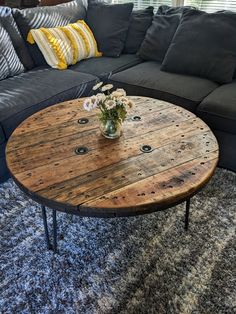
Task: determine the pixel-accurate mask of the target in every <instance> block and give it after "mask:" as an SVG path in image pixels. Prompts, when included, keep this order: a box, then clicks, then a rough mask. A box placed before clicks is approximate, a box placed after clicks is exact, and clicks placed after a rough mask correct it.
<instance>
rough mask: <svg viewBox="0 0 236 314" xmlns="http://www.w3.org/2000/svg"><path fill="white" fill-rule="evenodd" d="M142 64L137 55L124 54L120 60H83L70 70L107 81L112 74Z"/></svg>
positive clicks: (110, 58) (107, 58) (109, 58)
mask: <svg viewBox="0 0 236 314" xmlns="http://www.w3.org/2000/svg"><path fill="white" fill-rule="evenodd" d="M140 62H142V60H141V59H140V58H139V57H138V56H136V55H133V54H122V55H120V57H119V58H112V57H101V58H91V59H87V60H83V61H81V62H79V63H77V64H75V65H73V66H71V67H70V68H69V69H70V70H73V71H78V72H83V73H89V74H92V75H95V76H98V77H99V78H100V79H101V80H103V81H106V80H107V79H108V78H109V77H110V76H111V75H112V74H114V73H117V72H120V71H123V70H125V69H127V68H130V67H132V66H134V65H136V64H139V63H140Z"/></svg>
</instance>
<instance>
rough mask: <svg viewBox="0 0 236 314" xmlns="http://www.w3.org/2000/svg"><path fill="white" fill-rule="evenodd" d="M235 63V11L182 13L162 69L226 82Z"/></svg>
mask: <svg viewBox="0 0 236 314" xmlns="http://www.w3.org/2000/svg"><path fill="white" fill-rule="evenodd" d="M235 66H236V14H235V13H229V12H227V13H226V12H225V13H219V12H216V13H206V12H203V11H196V10H190V11H188V12H185V13H183V16H182V19H181V22H180V25H179V27H178V29H177V31H176V34H175V36H174V38H173V40H172V43H171V45H170V47H169V49H168V51H167V53H166V56H165V59H164V60H163V63H162V67H161V69H162V70H164V71H168V72H175V73H183V74H189V75H196V76H200V77H204V78H208V79H210V80H212V81H216V82H218V83H228V82H231V81H232V78H233V74H234V70H235Z"/></svg>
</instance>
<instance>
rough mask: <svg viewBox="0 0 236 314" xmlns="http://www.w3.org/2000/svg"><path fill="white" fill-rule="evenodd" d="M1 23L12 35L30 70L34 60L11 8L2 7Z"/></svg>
mask: <svg viewBox="0 0 236 314" xmlns="http://www.w3.org/2000/svg"><path fill="white" fill-rule="evenodd" d="M0 23H1V24H2V26H3V27H4V28H5V30H6V31H7V33H8V35H9V36H10V38H11V41H12V44H13V46H14V48H15V50H16V53H17V55H18V57H19V59H20V61H21V62H22V64H23V65H24V67H25V68H26V69H28V70H30V69H32V68H33V67H34V62H33V60H32V58H31V56H30V54H29V51H28V49H27V47H26V44H25V42H24V40H23V38H22V36H21V34H20V31H19V29H18V27H17V25H16V22H15V20H14V18H13V16H12V10H11V8H8V7H0Z"/></svg>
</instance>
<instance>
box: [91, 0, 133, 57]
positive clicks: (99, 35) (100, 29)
mask: <svg viewBox="0 0 236 314" xmlns="http://www.w3.org/2000/svg"><path fill="white" fill-rule="evenodd" d="M132 9H133V3H124V4H111V5H109V4H105V3H93V2H92V3H91V4H89V6H88V11H87V20H86V21H87V24H88V25H89V27H90V28H91V30H92V32H93V34H94V36H95V38H96V41H97V44H98V49H99V51H101V52H102V53H103V55H104V56H107V57H119V56H120V54H121V52H122V51H123V49H124V45H125V40H126V37H127V32H128V28H129V20H130V15H131V12H132Z"/></svg>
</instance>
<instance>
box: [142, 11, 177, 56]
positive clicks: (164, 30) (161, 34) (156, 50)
mask: <svg viewBox="0 0 236 314" xmlns="http://www.w3.org/2000/svg"><path fill="white" fill-rule="evenodd" d="M180 17H181V15H180V14H171V15H159V14H156V15H155V16H154V17H153V21H152V25H151V26H150V27H149V29H148V30H147V33H146V36H145V39H144V41H143V43H142V45H141V47H140V49H139V52H138V55H139V56H140V57H141V58H142V59H144V60H155V61H162V60H163V59H164V57H165V54H166V51H167V49H168V48H169V46H170V43H171V40H172V38H173V36H174V34H175V32H176V29H177V27H178V25H179V22H180Z"/></svg>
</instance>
